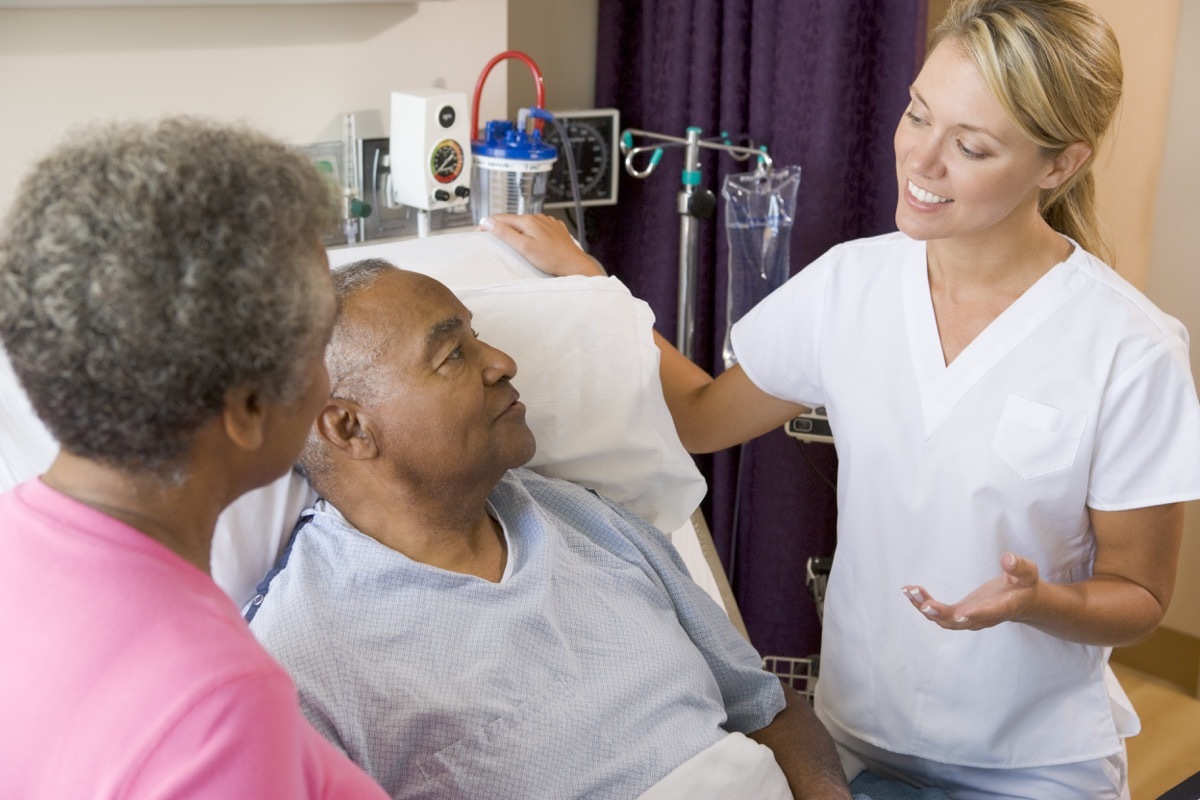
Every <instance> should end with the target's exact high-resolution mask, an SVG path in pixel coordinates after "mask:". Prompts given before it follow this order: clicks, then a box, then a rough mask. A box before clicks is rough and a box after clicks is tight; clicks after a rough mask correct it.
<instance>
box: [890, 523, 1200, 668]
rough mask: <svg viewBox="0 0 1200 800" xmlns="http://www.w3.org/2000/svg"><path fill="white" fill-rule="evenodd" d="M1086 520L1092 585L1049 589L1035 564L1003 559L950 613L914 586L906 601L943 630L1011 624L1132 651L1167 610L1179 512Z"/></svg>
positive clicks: (1180, 526)
mask: <svg viewBox="0 0 1200 800" xmlns="http://www.w3.org/2000/svg"><path fill="white" fill-rule="evenodd" d="M1088 513H1089V515H1090V516H1091V521H1092V529H1093V531H1094V532H1095V535H1096V558H1095V562H1094V566H1093V574H1092V577H1090V578H1087V579H1085V580H1082V581H1076V582H1074V583H1048V582H1046V581H1042V580H1040V579H1039V578H1038V571H1037V565H1036V564H1034V563H1033V561H1031V560H1030V559H1027V558H1020V557H1014V556H1013V555H1012V554H1005V556H1004V558H1003V559H1002V560H1001V567H1002V574H1001V575H1000V576H999V577H997V578H994V579H992V580H991V581H989V582H988V583H986V584H984V585H983V586H981V587H979V588H978V589H976V590H975V591H974V592H972V593H971V594H970V595H968V596H967V597H966V598H964V599H963V600H962V601H960V602H958V603H956V604H954V605H945V604H943V603H939V602H938V601H936V600H934V599H933V598H931V597H929V594H928V592H926V591H925V590H924V588H923V587H919V586H913V587H906V588H905V593H906V594H908V596H909V599H910V600H911V601H913V604H914V605H916V606H917V607H918V609H919V610H920V611H921V612H922V613H924V614H925V615H926V616H927V617H928V618H929V619H931V620H933V621H934V622H936V623H937V624H938V625H941V626H942V627H943V628H950V629H955V630H979V629H981V628H988V627H991V626H992V625H997V624H999V623H1001V622H1004V621H1007V620H1012V621H1015V622H1023V623H1025V624H1026V625H1032V626H1033V627H1035V628H1038V629H1039V630H1042V631H1045V632H1046V633H1049V634H1053V635H1054V636H1058V637H1059V638H1062V639H1067V640H1070V641H1073V642H1083V643H1084V644H1094V645H1101V646H1105V647H1116V646H1119V645H1126V644H1132V643H1133V642H1136V641H1138V640H1139V639H1141V638H1143V637H1145V636H1147V635H1149V634H1150V633H1151V631H1153V630H1154V628H1155V627H1156V626H1157V625H1158V623H1159V622H1161V621H1162V618H1163V615H1164V614H1165V613H1166V611H1167V606H1168V605H1169V604H1170V602H1171V594H1172V592H1173V591H1174V589H1175V571H1176V567H1177V566H1178V563H1179V546H1180V542H1181V541H1182V539H1183V504H1182V503H1171V504H1168V505H1161V506H1151V507H1148V508H1138V509H1131V510H1129V511H1096V510H1095V509H1089V510H1088Z"/></svg>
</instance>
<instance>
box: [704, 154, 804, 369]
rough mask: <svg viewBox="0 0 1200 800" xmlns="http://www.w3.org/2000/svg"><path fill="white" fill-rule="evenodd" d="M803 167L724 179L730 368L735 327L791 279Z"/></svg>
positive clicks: (726, 354) (725, 355) (727, 360)
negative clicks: (731, 335)
mask: <svg viewBox="0 0 1200 800" xmlns="http://www.w3.org/2000/svg"><path fill="white" fill-rule="evenodd" d="M799 185H800V167H798V166H787V167H773V168H772V169H771V170H770V171H769V172H767V171H761V170H760V171H758V172H738V173H732V174H730V175H726V176H725V181H724V184H723V185H722V187H721V196H722V197H724V198H725V236H726V241H727V242H728V243H729V294H728V296H727V297H726V315H725V320H726V322H725V346H724V347H723V348H722V353H721V355H722V357H723V358H724V360H725V368H726V369H728V368H729V367H732V366H733V365H734V364H735V363H737V358H736V357H735V356H734V353H733V343H732V342H731V341H730V339H729V334H730V331H731V330H732V328H733V323H735V322H737V321H738V320H739V319H741V318H742V316H743V315H745V313H746V312H747V311H749V310H750V309H751V308H753V307H754V306H755V305H756V304H757V303H758V301H760V300H762V299H763V298H764V297H766V296H767V295H768V294H770V293H771V292H772V291H774V290H775V289H777V288H779V287H780V286H782V285H783V283H784V282H785V281H786V280H787V279H788V266H789V264H788V255H789V252H790V242H791V238H792V220H793V219H794V218H795V215H796V189H797V187H799Z"/></svg>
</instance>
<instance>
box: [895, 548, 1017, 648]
mask: <svg viewBox="0 0 1200 800" xmlns="http://www.w3.org/2000/svg"><path fill="white" fill-rule="evenodd" d="M1000 568H1001V570H1002V572H1001V573H1000V574H999V575H997V576H996V577H995V578H992V579H991V580H990V581H988V582H987V583H984V584H983V585H982V586H980V587H979V588H977V589H976V590H975V591H973V592H971V593H970V594H969V595H967V596H966V597H964V598H963V599H962V600H959V601H958V602H957V603H955V604H954V605H946V604H945V603H940V602H938V601H937V600H934V599H933V598H932V597H931V596H930V594H929V592H927V591H925V587H923V586H905V587H904V589H903V592H904V596H905V597H907V598H908V601H909V602H910V603H912V604H913V606H914V607H915V608H916V609H917V610H918V611H920V612H921V613H922V614H924V615H925V616H926V617H927V618H928V619H930V620H932V621H934V622H936V623H937V624H938V625H941V626H942V627H943V628H946V629H948V630H956V631H978V630H982V629H984V628H990V627H992V626H993V625H999V624H1000V623H1001V622H1008V621H1010V620H1020V619H1021V617H1022V616H1023V615H1024V613H1025V612H1026V610H1027V609H1028V608H1029V607H1030V606H1031V605H1032V603H1033V602H1034V600H1035V597H1036V594H1037V590H1038V585H1039V584H1040V581H1039V579H1038V568H1037V564H1035V563H1034V562H1033V561H1032V560H1030V559H1028V558H1022V557H1021V556H1018V555H1014V554H1013V553H1005V554H1004V556H1003V557H1002V558H1001V559H1000Z"/></svg>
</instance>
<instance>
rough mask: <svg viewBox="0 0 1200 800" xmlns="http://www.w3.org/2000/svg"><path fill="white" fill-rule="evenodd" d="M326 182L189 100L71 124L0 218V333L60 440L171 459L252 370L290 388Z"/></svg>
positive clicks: (114, 454)
mask: <svg viewBox="0 0 1200 800" xmlns="http://www.w3.org/2000/svg"><path fill="white" fill-rule="evenodd" d="M336 215H337V212H336V204H335V198H334V195H333V192H332V187H331V186H330V184H329V183H328V181H326V180H325V179H324V178H323V177H322V176H321V175H320V174H319V173H318V172H317V170H316V169H315V167H314V166H313V164H312V163H311V161H309V160H308V159H307V158H306V157H305V156H303V155H302V154H300V153H298V152H297V151H295V150H294V149H292V148H289V147H287V146H286V145H284V144H283V143H281V142H278V141H276V140H274V139H272V138H270V137H268V136H265V135H263V134H261V133H257V132H254V131H251V130H249V129H246V128H244V127H241V126H229V125H222V124H217V123H213V122H206V121H202V120H198V119H193V118H187V117H183V118H172V119H167V120H163V121H160V122H157V123H132V124H131V123H125V124H107V125H101V126H97V127H93V128H91V129H88V130H85V131H83V132H82V133H79V134H76V135H75V136H73V137H72V138H71V139H69V140H68V141H67V143H66V144H64V145H62V146H60V147H58V148H57V149H56V150H55V151H53V152H52V153H51V154H50V155H49V156H47V157H46V158H45V159H44V160H42V161H41V162H40V163H39V164H37V165H36V167H35V168H34V169H33V171H32V173H31V174H30V175H29V176H28V177H27V178H26V179H25V180H24V181H23V182H22V184H21V186H20V188H19V190H18V194H17V197H16V200H15V202H14V205H13V207H12V209H11V210H10V212H9V215H8V218H7V221H6V225H5V231H4V233H3V234H2V235H0V339H2V340H3V343H4V347H5V348H6V349H7V351H8V353H9V356H10V358H11V361H12V366H13V369H14V371H15V372H16V374H17V376H18V378H19V379H20V381H21V384H22V385H23V386H24V388H25V391H26V393H27V394H28V395H29V399H30V402H31V403H32V405H33V408H34V410H35V411H36V412H37V414H38V416H39V417H40V418H41V419H42V421H43V422H44V423H45V424H46V426H47V427H48V428H49V430H50V432H51V433H52V434H53V435H54V436H55V438H57V439H58V442H59V444H60V445H61V446H62V447H63V449H64V450H66V451H67V452H70V453H73V454H76V455H79V456H83V457H85V458H90V459H93V460H95V461H98V462H101V463H104V464H107V465H110V466H114V467H117V468H121V469H125V470H131V471H138V472H149V473H160V474H164V475H166V474H167V473H173V472H176V471H177V470H178V468H179V467H180V466H181V461H182V457H183V456H184V455H185V454H186V451H187V449H188V447H189V446H190V443H191V440H192V438H193V436H194V434H195V432H196V431H197V430H198V429H199V428H200V427H201V426H202V425H203V424H204V423H205V422H207V421H208V420H210V419H212V418H213V417H214V416H215V415H217V414H218V413H219V412H220V410H221V409H222V408H223V404H224V400H225V395H226V392H227V391H229V390H230V389H232V388H235V387H249V388H251V389H253V390H254V391H258V392H261V393H263V395H264V396H265V397H266V398H268V399H270V400H273V401H279V402H285V403H286V402H289V401H291V400H294V399H295V397H296V396H297V395H298V394H299V392H300V391H302V390H303V388H304V385H303V377H304V376H303V374H302V362H301V357H302V354H303V352H304V348H306V347H307V346H309V345H310V342H311V339H312V337H313V336H314V335H316V334H315V333H314V327H315V325H316V323H317V320H316V318H315V317H316V314H317V311H318V308H317V307H316V304H314V303H311V302H309V300H310V298H311V297H312V296H313V295H312V293H313V292H315V291H317V290H319V288H320V286H319V285H318V284H316V283H315V281H316V280H318V278H317V277H315V276H317V275H318V273H317V271H316V270H313V269H312V261H313V259H314V258H316V257H317V254H318V253H319V248H320V241H319V237H320V235H321V233H322V232H324V231H326V230H328V229H329V228H330V226H331V225H333V224H334V223H335V221H336V218H337V216H336Z"/></svg>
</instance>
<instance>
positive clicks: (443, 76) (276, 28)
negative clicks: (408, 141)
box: [0, 0, 508, 214]
mask: <svg viewBox="0 0 1200 800" xmlns="http://www.w3.org/2000/svg"><path fill="white" fill-rule="evenodd" d="M113 1H114V3H115V2H116V0H113ZM507 30H508V0H447V1H446V2H423V3H416V2H414V3H390V4H386V5H356V4H347V5H302V6H271V7H261V6H252V5H249V4H247V5H243V6H237V7H224V8H211V7H173V8H140V9H130V8H99V9H51V10H0V109H3V112H2V113H0V214H2V213H3V212H4V210H5V209H6V208H7V207H8V205H9V203H10V202H11V197H12V193H13V191H14V190H15V186H16V182H17V180H18V179H19V177H20V175H22V174H23V173H24V172H25V171H26V170H27V169H28V168H29V166H30V165H31V164H32V163H33V161H34V160H35V159H36V158H37V157H38V156H39V155H40V154H41V153H43V152H44V151H45V150H46V149H47V148H48V147H50V146H51V145H52V144H54V143H55V142H57V141H58V140H59V139H60V138H62V137H63V136H64V135H65V134H66V132H67V131H68V130H69V129H70V127H71V126H72V125H75V124H77V123H81V122H85V121H88V120H92V119H95V118H141V117H154V116H158V115H161V114H166V113H180V112H189V113H197V114H203V115H206V116H213V117H217V118H221V119H230V120H244V121H246V122H248V123H250V124H252V125H255V126H256V127H260V128H262V129H264V130H267V131H269V132H271V133H274V134H275V135H276V136H279V137H281V138H283V139H285V140H288V141H291V142H293V143H308V142H315V141H328V140H336V139H338V138H340V131H341V128H340V124H341V122H340V120H341V115H342V114H344V113H346V112H351V111H352V112H356V113H357V114H358V118H359V132H360V134H361V135H365V136H383V135H386V134H387V131H388V130H389V125H390V120H389V102H390V93H391V91H392V90H393V89H409V88H415V87H424V86H440V87H444V88H447V89H450V90H453V91H461V92H464V93H465V94H466V95H467V98H468V101H469V100H470V97H471V94H472V92H473V91H474V88H475V81H476V79H477V78H478V76H479V72H480V70H481V69H482V68H483V66H484V64H486V63H487V61H488V59H490V58H491V57H492V56H494V55H495V54H497V53H499V52H502V51H503V50H505V49H506V48H507V47H508V40H507V36H508V34H507ZM507 73H508V68H507V66H506V65H503V64H502V65H500V66H499V67H497V68H496V70H494V71H493V73H492V76H491V77H490V78H489V81H488V92H487V94H486V95H485V97H484V98H483V102H482V103H481V105H482V109H481V117H484V118H488V117H491V116H502V115H504V114H505V107H506V104H507V79H508V77H507Z"/></svg>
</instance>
